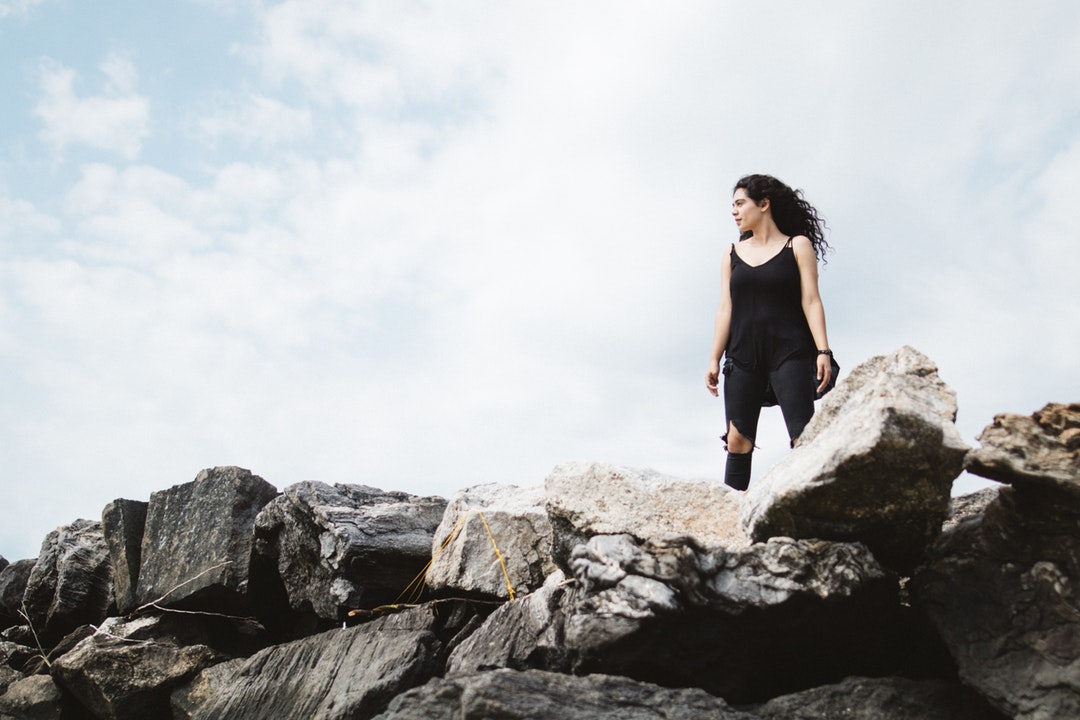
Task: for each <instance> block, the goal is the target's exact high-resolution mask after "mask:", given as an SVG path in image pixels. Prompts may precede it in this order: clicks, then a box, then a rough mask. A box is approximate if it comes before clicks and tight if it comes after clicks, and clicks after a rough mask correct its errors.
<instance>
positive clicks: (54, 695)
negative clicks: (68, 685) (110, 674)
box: [0, 675, 93, 720]
mask: <svg viewBox="0 0 1080 720" xmlns="http://www.w3.org/2000/svg"><path fill="white" fill-rule="evenodd" d="M0 720H93V716H92V715H91V714H90V713H89V712H87V711H86V710H85V709H84V708H83V707H82V706H81V705H79V703H78V702H76V701H75V699H74V698H72V697H71V695H69V694H68V693H67V692H65V691H64V690H63V688H61V687H59V686H58V685H57V684H56V682H55V681H54V680H53V679H52V678H51V677H49V676H48V675H31V676H30V677H26V678H22V679H21V680H16V681H15V682H13V683H12V684H11V685H10V686H8V689H7V692H6V693H4V694H3V695H0Z"/></svg>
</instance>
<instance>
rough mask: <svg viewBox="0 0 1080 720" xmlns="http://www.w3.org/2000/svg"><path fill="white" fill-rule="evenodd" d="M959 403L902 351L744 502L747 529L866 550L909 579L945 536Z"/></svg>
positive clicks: (851, 380) (815, 422)
mask: <svg viewBox="0 0 1080 720" xmlns="http://www.w3.org/2000/svg"><path fill="white" fill-rule="evenodd" d="M955 419H956V394H955V393H954V392H953V391H952V390H951V389H950V388H949V387H948V386H946V385H945V383H944V382H942V381H941V379H940V377H939V376H938V373H937V367H936V366H935V365H934V364H933V363H932V362H931V361H930V360H929V359H928V358H927V357H926V356H925V355H923V354H921V353H920V352H918V351H917V350H914V349H913V348H910V347H903V348H900V350H898V351H896V352H895V353H893V354H892V355H890V356H881V357H875V358H871V359H870V360H868V361H866V362H864V363H862V364H861V365H859V366H858V367H856V368H855V369H854V370H853V371H852V372H851V374H850V375H848V377H847V378H845V379H844V380H842V381H841V382H840V383H839V384H837V386H836V389H835V390H833V391H832V392H831V393H830V394H829V395H826V396H825V399H824V400H823V401H822V403H821V407H820V409H819V410H818V412H817V413H816V414H815V415H814V417H813V419H812V420H811V421H810V424H809V425H807V427H806V429H805V430H804V431H803V434H802V436H801V437H800V438H799V442H798V443H797V444H796V447H795V449H794V450H792V451H791V452H790V453H788V454H787V455H786V456H785V457H784V458H783V459H782V460H781V461H780V462H778V463H777V464H776V465H775V466H773V467H772V468H771V469H770V470H769V472H767V473H766V474H765V476H764V477H763V478H761V479H760V480H758V481H757V482H755V483H754V484H753V485H752V486H751V488H750V490H749V491H748V492H747V494H746V502H745V505H744V506H743V523H744V526H745V528H746V531H747V533H748V534H749V535H750V536H751V538H752V539H753V540H754V541H755V542H760V541H762V540H766V539H768V538H771V537H794V538H811V537H816V538H822V539H827V540H836V541H841V542H847V541H853V542H855V541H857V542H863V543H865V544H866V545H867V546H869V547H870V549H871V550H872V551H873V552H874V554H875V555H876V556H877V557H878V559H879V560H881V561H882V562H883V563H885V564H886V565H888V566H889V567H893V568H896V569H898V570H900V571H901V572H905V573H906V572H907V571H910V570H911V568H913V567H914V566H915V565H916V564H918V562H919V561H920V559H921V557H922V552H923V550H924V548H925V547H926V545H927V544H928V543H929V542H930V541H931V540H933V538H934V537H936V536H937V535H938V533H939V532H940V531H941V525H942V522H943V521H944V520H945V518H946V515H947V513H948V507H949V494H950V489H951V487H952V483H953V480H954V479H955V478H956V477H957V476H958V475H959V474H960V471H961V469H962V466H963V461H964V455H965V453H966V452H967V449H968V448H967V445H966V444H965V443H964V442H963V440H962V439H961V438H960V434H959V431H958V430H957V429H956V425H955V424H954V421H955Z"/></svg>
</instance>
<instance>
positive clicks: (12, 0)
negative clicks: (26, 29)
mask: <svg viewBox="0 0 1080 720" xmlns="http://www.w3.org/2000/svg"><path fill="white" fill-rule="evenodd" d="M44 2H45V0H0V20H3V19H4V18H6V17H26V16H27V15H28V14H29V13H30V10H31V9H33V8H35V7H37V6H38V5H41V4H43V3H44Z"/></svg>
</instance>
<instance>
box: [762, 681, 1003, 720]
mask: <svg viewBox="0 0 1080 720" xmlns="http://www.w3.org/2000/svg"><path fill="white" fill-rule="evenodd" d="M754 717H758V718H762V720H795V719H797V720H834V719H835V718H850V719H851V720H856V719H858V718H865V720H878V719H879V718H888V720H995V719H996V718H1000V719H1001V720H1004V716H1003V715H1000V714H998V713H997V712H995V711H994V710H993V709H992V708H990V707H989V706H987V705H986V702H985V701H984V700H982V698H980V697H978V696H977V695H975V694H974V693H972V692H971V691H970V690H967V689H966V688H964V687H962V686H961V685H959V684H957V683H953V682H946V681H943V680H910V679H907V678H898V677H888V678H860V677H851V678H846V679H845V680H843V681H842V682H839V683H836V684H835V685H823V686H821V687H817V688H813V689H811V690H804V691H802V692H798V693H793V694H791V695H784V696H781V697H778V698H773V699H772V700H770V701H769V702H767V703H765V704H764V705H761V706H759V707H756V708H754Z"/></svg>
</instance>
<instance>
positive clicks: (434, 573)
mask: <svg viewBox="0 0 1080 720" xmlns="http://www.w3.org/2000/svg"><path fill="white" fill-rule="evenodd" d="M493 539H494V540H493ZM552 541H553V537H552V530H551V522H550V521H549V520H548V515H547V511H546V510H545V509H544V490H543V488H541V487H536V488H519V487H517V486H514V485H499V484H494V483H493V484H489V485H478V486H476V487H472V488H469V489H467V490H463V491H461V492H459V493H458V494H457V495H456V496H455V497H454V498H453V500H451V502H450V504H449V505H448V506H447V508H446V512H445V513H444V514H443V519H442V523H441V524H440V525H439V527H438V529H437V530H436V531H435V539H434V544H433V545H432V562H431V567H430V568H428V572H427V584H428V587H429V588H430V589H431V590H432V591H433V592H436V593H438V592H440V591H444V592H449V593H455V592H456V593H466V594H470V595H472V594H479V595H487V596H491V597H496V598H504V599H509V598H510V590H509V588H513V590H514V593H515V594H516V595H517V594H520V595H524V594H527V593H529V592H531V591H533V590H536V589H537V588H539V587H540V586H541V585H543V584H544V578H546V577H547V576H548V575H550V574H551V573H552V572H553V571H554V570H555V564H554V561H553V560H552V556H551V548H552ZM493 543H494V545H493ZM496 548H498V554H496ZM500 559H501V560H502V562H500ZM508 584H509V587H508Z"/></svg>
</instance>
